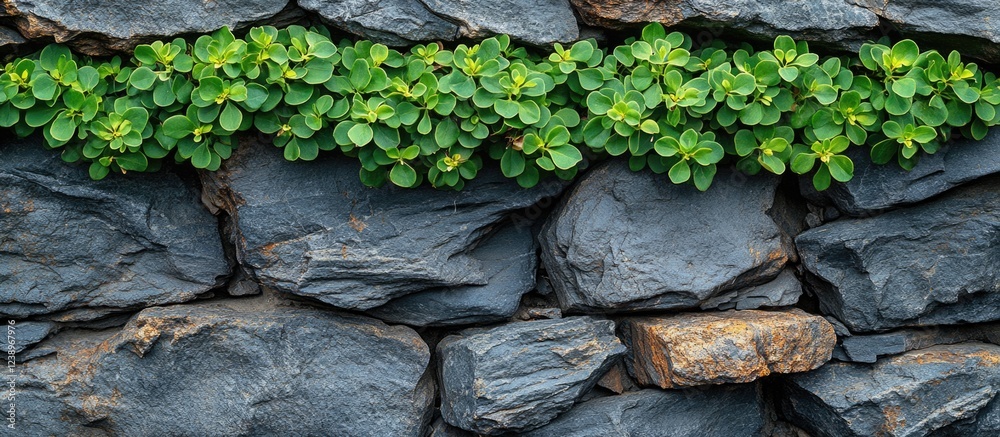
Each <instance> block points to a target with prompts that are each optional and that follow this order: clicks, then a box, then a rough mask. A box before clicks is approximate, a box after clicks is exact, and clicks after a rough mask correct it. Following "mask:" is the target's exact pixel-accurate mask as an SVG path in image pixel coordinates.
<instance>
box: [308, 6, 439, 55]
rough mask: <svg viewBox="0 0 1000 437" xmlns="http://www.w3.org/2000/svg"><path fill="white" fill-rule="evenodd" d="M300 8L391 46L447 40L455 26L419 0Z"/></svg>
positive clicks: (357, 33) (338, 25)
mask: <svg viewBox="0 0 1000 437" xmlns="http://www.w3.org/2000/svg"><path fill="white" fill-rule="evenodd" d="M298 4H299V6H300V7H302V8H303V9H305V10H307V11H310V12H315V13H317V14H319V15H320V17H322V18H323V19H324V20H325V21H327V22H328V23H330V24H332V25H334V26H337V27H340V28H342V29H344V30H347V31H348V32H351V33H354V34H356V35H360V36H362V37H365V38H369V39H372V40H374V41H376V42H382V43H385V44H391V45H407V44H412V43H413V42H416V41H438V40H444V41H451V40H454V39H455V38H457V37H458V26H457V25H455V24H453V23H451V22H449V21H446V20H445V19H444V18H442V17H439V16H437V15H435V14H434V13H432V12H431V11H429V10H428V9H427V6H426V5H424V3H422V2H421V1H420V0H299V1H298Z"/></svg>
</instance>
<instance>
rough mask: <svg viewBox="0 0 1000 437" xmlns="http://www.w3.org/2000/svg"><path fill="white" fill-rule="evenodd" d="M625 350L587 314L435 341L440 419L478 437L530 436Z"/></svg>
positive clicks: (609, 326)
mask: <svg viewBox="0 0 1000 437" xmlns="http://www.w3.org/2000/svg"><path fill="white" fill-rule="evenodd" d="M623 353H625V347H624V346H622V344H621V342H619V340H618V338H617V337H615V335H614V323H613V322H611V321H606V320H595V319H592V318H589V317H572V318H566V319H557V320H538V321H531V322H518V323H510V324H507V325H502V326H499V327H496V328H491V329H472V330H467V331H463V332H462V333H461V335H460V336H449V337H446V338H445V339H443V340H442V341H441V343H439V344H438V347H437V354H438V359H439V360H440V363H439V370H438V372H439V381H440V384H441V415H442V417H444V420H445V421H446V422H448V423H450V424H451V425H454V426H457V427H459V428H462V429H465V430H468V431H473V432H477V433H480V434H489V435H494V434H501V433H503V432H518V431H526V430H530V429H532V428H537V427H539V426H542V425H544V424H546V423H548V422H549V421H550V420H552V419H553V418H555V417H556V416H557V415H558V414H560V413H562V412H564V411H566V410H568V409H569V408H570V407H571V406H572V405H573V403H574V402H576V401H577V400H578V399H580V397H581V396H583V395H584V393H585V392H586V391H587V390H589V389H590V388H591V387H593V386H594V384H596V383H597V380H598V379H600V378H601V376H603V375H604V373H605V372H606V371H607V370H608V369H609V368H610V367H611V365H612V364H614V362H615V358H617V357H618V356H620V355H622V354H623Z"/></svg>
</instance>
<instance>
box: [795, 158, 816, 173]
mask: <svg viewBox="0 0 1000 437" xmlns="http://www.w3.org/2000/svg"><path fill="white" fill-rule="evenodd" d="M815 165H816V154H815V153H799V154H798V155H796V156H795V158H792V171H793V172H795V173H796V174H805V173H808V172H809V171H810V170H812V168H813V166H815Z"/></svg>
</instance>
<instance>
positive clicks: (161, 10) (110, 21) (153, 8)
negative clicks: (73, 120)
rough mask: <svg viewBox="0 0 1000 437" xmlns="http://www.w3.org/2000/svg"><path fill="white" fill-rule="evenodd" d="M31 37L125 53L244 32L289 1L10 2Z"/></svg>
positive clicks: (87, 50) (19, 23)
mask: <svg viewBox="0 0 1000 437" xmlns="http://www.w3.org/2000/svg"><path fill="white" fill-rule="evenodd" d="M5 4H6V7H7V12H8V13H10V14H11V15H12V16H13V17H14V22H15V23H16V24H17V27H18V29H19V30H20V31H21V34H22V35H24V36H25V37H26V38H28V39H41V38H53V39H55V41H56V42H66V41H74V45H75V48H77V49H78V50H82V51H83V52H84V53H86V54H89V55H106V54H110V53H112V52H115V51H127V50H131V49H132V48H134V47H135V46H136V45H137V44H142V43H145V42H149V41H152V40H155V39H158V38H160V39H162V38H167V37H173V36H176V35H182V34H189V33H209V32H213V31H215V30H216V29H219V28H221V27H222V26H229V28H231V29H237V28H242V27H245V26H248V25H251V24H254V23H258V22H260V21H262V20H266V19H268V18H271V17H274V16H275V15H277V14H278V13H279V12H281V10H282V9H284V8H285V6H286V5H288V1H287V0H283V1H282V0H279V1H269V0H217V1H201V0H167V1H156V2H145V3H143V4H141V5H136V4H135V3H134V2H130V1H126V0H104V1H98V2H95V1H91V0H6V1H5Z"/></svg>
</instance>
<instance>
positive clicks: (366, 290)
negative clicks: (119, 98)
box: [204, 143, 564, 310]
mask: <svg viewBox="0 0 1000 437" xmlns="http://www.w3.org/2000/svg"><path fill="white" fill-rule="evenodd" d="M358 168H359V164H358V163H357V161H356V160H355V159H353V158H346V157H343V156H339V154H327V155H324V156H321V157H320V158H319V159H317V160H316V161H312V162H288V161H286V160H284V159H283V158H282V157H281V150H280V149H277V148H275V147H273V146H270V145H262V144H254V143H250V144H243V145H242V146H241V147H240V149H239V150H238V151H237V152H236V153H235V154H234V155H233V157H232V158H230V159H229V160H228V161H226V163H225V164H223V168H222V169H221V170H219V171H218V172H214V173H206V174H204V179H205V182H204V185H205V187H206V189H207V194H206V197H207V198H209V199H211V201H212V202H214V203H215V205H218V206H219V207H220V208H222V209H224V210H225V211H226V212H228V214H229V217H230V220H231V221H232V228H233V229H234V230H235V231H234V234H235V235H233V236H232V239H233V241H234V242H235V244H236V252H237V259H238V260H239V261H240V263H241V264H242V265H243V266H244V267H246V268H247V269H249V270H250V271H252V272H253V273H254V275H256V277H257V279H258V280H260V281H261V283H262V284H263V285H265V286H268V287H271V288H274V289H276V290H279V291H283V292H288V293H294V294H299V295H303V296H309V297H314V298H316V299H319V300H321V301H323V302H326V303H329V304H332V305H335V306H338V307H341V308H351V309H362V310H365V309H371V308H375V307H378V306H381V305H383V304H385V303H386V302H388V301H389V300H391V299H394V298H397V297H400V296H403V295H406V294H410V293H415V292H418V291H426V290H431V289H436V288H440V287H458V286H467V285H487V283H488V282H489V278H490V276H491V274H490V273H489V271H490V270H489V268H488V267H487V266H486V265H484V263H483V261H481V260H479V259H476V258H475V257H473V256H472V255H471V254H470V253H469V252H470V251H471V250H472V249H474V248H476V247H477V246H478V245H479V244H480V243H482V242H483V240H484V237H486V236H488V235H489V234H490V233H491V231H492V230H494V229H495V228H497V227H499V226H501V225H502V224H504V223H505V222H506V218H507V216H508V215H509V213H510V212H512V211H516V210H519V209H521V208H524V207H527V206H529V205H532V204H533V203H535V202H537V201H538V200H539V199H541V198H543V197H545V196H550V195H556V194H558V193H559V192H561V191H562V189H563V187H564V185H563V184H562V183H558V182H549V183H545V182H543V183H542V184H540V185H539V186H538V187H536V188H535V189H531V190H525V189H522V188H520V187H518V186H517V184H516V183H515V182H514V181H513V180H510V179H507V178H504V177H503V175H501V174H500V173H499V171H497V170H495V169H493V170H486V169H484V171H482V172H480V175H479V177H477V178H476V179H475V180H474V181H472V182H470V183H468V184H466V186H465V189H464V190H463V191H461V192H447V191H441V190H435V189H433V188H430V187H422V188H417V189H401V188H396V187H390V186H386V187H383V188H381V189H372V188H367V187H365V186H363V185H362V184H361V182H360V181H359V180H358V175H357V173H358ZM512 249H513V248H512Z"/></svg>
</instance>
